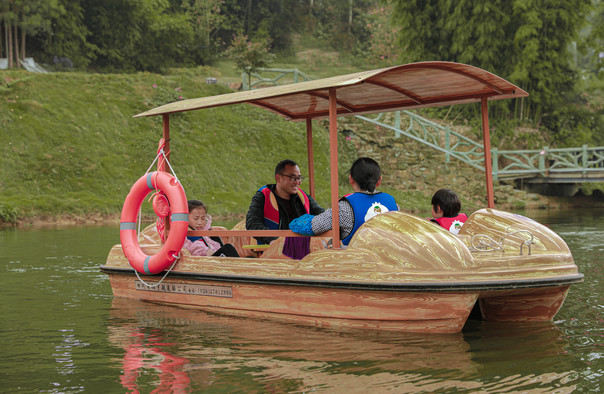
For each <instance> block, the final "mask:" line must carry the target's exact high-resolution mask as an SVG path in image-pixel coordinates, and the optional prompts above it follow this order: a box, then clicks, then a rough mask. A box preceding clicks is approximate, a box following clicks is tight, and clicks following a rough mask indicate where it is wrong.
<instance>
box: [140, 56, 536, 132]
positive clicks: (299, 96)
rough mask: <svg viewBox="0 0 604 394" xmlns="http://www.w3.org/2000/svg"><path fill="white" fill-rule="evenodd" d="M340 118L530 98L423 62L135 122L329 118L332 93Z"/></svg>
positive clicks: (465, 69) (195, 104)
mask: <svg viewBox="0 0 604 394" xmlns="http://www.w3.org/2000/svg"><path fill="white" fill-rule="evenodd" d="M330 90H336V91H337V100H336V111H337V116H351V115H360V114H370V113H376V112H387V111H395V110H402V109H414V108H424V107H436V106H443V105H453V104H465V103H472V102H480V101H481V100H482V99H485V98H486V99H487V100H499V99H508V98H516V97H526V96H528V93H526V92H525V91H524V90H522V89H520V88H519V87H517V86H516V85H514V84H512V83H510V82H508V81H506V80H505V79H503V78H500V77H498V76H497V75H494V74H492V73H490V72H488V71H485V70H483V69H480V68H478V67H474V66H470V65H467V64H461V63H454V62H442V61H433V62H419V63H410V64H405V65H400V66H394V67H388V68H382V69H378V70H371V71H362V72H357V73H353V74H347V75H340V76H336V77H330V78H324V79H317V80H313V81H306V82H300V83H295V84H289V85H283V86H274V87H268V88H263V89H256V90H249V91H243V92H236V93H228V94H222V95H218V96H208V97H200V98H194V99H188V100H181V101H177V102H173V103H170V104H166V105H163V106H161V107H157V108H154V109H151V110H149V111H145V112H143V113H140V114H138V115H135V117H143V116H154V115H167V114H171V113H175V112H183V111H191V110H196V109H203V108H211V107H219V106H223V105H232V104H238V103H249V104H253V105H256V106H259V107H262V108H265V109H268V110H270V111H272V112H275V113H277V114H279V115H281V116H283V117H284V118H286V119H288V120H305V119H314V118H325V117H327V116H328V115H329V91H330Z"/></svg>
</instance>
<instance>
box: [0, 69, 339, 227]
mask: <svg viewBox="0 0 604 394" xmlns="http://www.w3.org/2000/svg"><path fill="white" fill-rule="evenodd" d="M2 75H3V77H4V83H3V88H2V89H1V90H0V125H1V129H0V143H1V144H2V146H4V147H5V152H4V155H3V159H2V166H1V167H0V201H2V206H1V207H0V221H5V222H14V221H15V220H16V219H17V218H20V219H22V218H28V217H34V216H39V215H50V216H53V215H60V214H76V215H85V214H90V213H101V214H108V215H110V214H115V213H119V211H120V210H121V207H122V204H123V201H124V198H125V196H126V195H127V193H128V191H129V189H130V187H131V185H132V184H133V183H134V182H135V181H136V180H137V179H138V178H139V177H140V176H142V175H143V174H144V173H145V171H146V170H147V168H148V167H149V165H150V164H151V162H152V161H153V159H154V158H155V155H156V150H157V144H158V141H159V139H160V138H161V137H162V125H161V118H160V117H155V118H136V119H134V118H132V116H133V115H135V114H137V113H140V112H142V111H145V110H147V109H150V108H153V107H156V106H158V105H161V104H164V103H166V102H171V101H175V100H178V99H179V96H182V97H183V98H192V97H200V96H207V95H215V94H222V93H227V92H229V91H230V89H229V88H228V87H227V86H225V85H224V84H222V83H219V84H216V85H208V84H206V83H205V79H206V78H207V77H208V76H215V75H217V76H220V75H222V74H221V71H220V70H219V69H211V68H202V67H200V68H197V69H187V70H172V72H171V73H170V75H165V76H162V75H156V74H150V73H138V74H123V75H122V74H108V75H100V74H85V73H53V74H30V73H27V72H26V71H21V70H14V71H6V72H3V74H2ZM231 78H233V77H231ZM225 80H228V79H227V78H225ZM221 82H222V81H221ZM305 135H306V132H305V125H304V124H303V123H295V122H285V121H283V120H282V119H281V118H280V117H278V116H276V115H273V114H271V113H268V112H266V111H263V110H260V109H258V108H255V107H252V106H249V105H247V106H246V105H238V106H233V107H229V108H226V107H225V108H214V109H209V110H205V111H194V112H189V113H186V114H180V115H177V116H173V117H171V141H170V144H171V150H172V154H171V163H172V165H173V167H174V169H175V172H176V175H177V176H178V177H179V179H180V180H181V182H182V184H183V185H184V187H185V191H186V193H187V196H188V197H189V198H198V199H202V200H205V201H207V202H208V204H209V206H210V211H211V213H213V214H215V215H216V214H217V215H226V214H233V213H234V214H243V213H244V212H245V211H246V210H247V207H248V205H249V202H250V199H251V196H252V195H253V193H254V192H255V191H256V190H257V189H258V188H259V187H260V186H261V185H264V184H266V183H270V182H272V181H273V180H274V179H273V178H274V176H273V171H274V167H275V164H276V163H277V162H278V161H280V160H281V159H283V158H292V159H294V160H296V161H298V162H299V163H300V165H301V168H302V171H303V172H305V171H307V169H308V166H307V159H306V136H305ZM314 145H315V146H314V149H315V165H316V174H317V190H319V193H318V195H317V200H318V201H319V202H320V203H321V204H323V205H326V204H327V203H328V201H329V195H328V192H327V191H328V190H329V184H328V182H329V170H328V160H329V146H328V136H327V131H326V130H325V128H323V127H320V126H319V125H316V126H315V133H314ZM349 162H350V160H347V159H346V158H343V159H342V165H343V166H345V165H349V164H348V163H349ZM345 171H346V168H344V167H343V169H342V173H343V172H345ZM302 187H303V188H305V187H306V188H308V185H307V184H306V182H305V184H303V185H302ZM343 187H345V185H343Z"/></svg>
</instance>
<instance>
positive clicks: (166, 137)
mask: <svg viewBox="0 0 604 394" xmlns="http://www.w3.org/2000/svg"><path fill="white" fill-rule="evenodd" d="M162 118H163V126H164V127H163V129H164V130H163V131H164V141H165V143H166V144H165V148H164V150H165V152H166V159H168V161H170V115H169V114H163V115H162Z"/></svg>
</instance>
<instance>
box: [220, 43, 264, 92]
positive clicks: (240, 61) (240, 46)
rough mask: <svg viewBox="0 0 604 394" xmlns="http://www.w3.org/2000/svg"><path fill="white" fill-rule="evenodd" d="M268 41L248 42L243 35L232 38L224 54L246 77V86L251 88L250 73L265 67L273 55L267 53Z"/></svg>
mask: <svg viewBox="0 0 604 394" xmlns="http://www.w3.org/2000/svg"><path fill="white" fill-rule="evenodd" d="M269 46H270V40H268V39H267V40H264V41H260V42H253V41H249V40H248V37H247V36H246V35H244V34H238V35H236V36H235V37H233V41H232V43H231V46H230V47H229V48H227V50H226V51H225V54H226V55H227V56H228V58H229V59H231V60H232V61H234V62H235V64H236V65H237V68H239V69H240V70H241V71H243V72H244V73H245V74H246V75H247V80H248V86H251V82H252V73H253V72H256V71H257V70H258V69H259V68H262V67H267V66H268V65H269V64H270V63H271V62H272V61H273V59H274V57H275V55H273V54H272V53H270V52H269Z"/></svg>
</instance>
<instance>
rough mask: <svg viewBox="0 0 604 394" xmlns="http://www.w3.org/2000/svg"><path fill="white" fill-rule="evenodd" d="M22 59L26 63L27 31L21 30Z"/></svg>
mask: <svg viewBox="0 0 604 394" xmlns="http://www.w3.org/2000/svg"><path fill="white" fill-rule="evenodd" d="M21 59H23V61H25V29H21Z"/></svg>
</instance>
